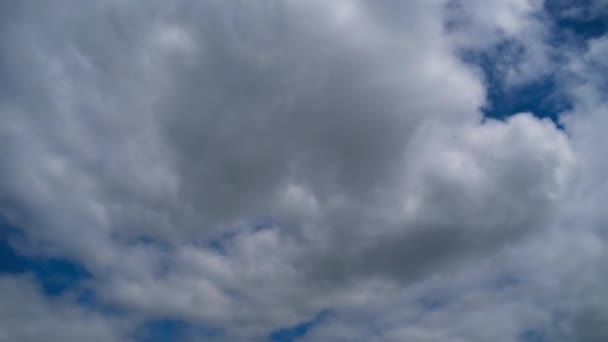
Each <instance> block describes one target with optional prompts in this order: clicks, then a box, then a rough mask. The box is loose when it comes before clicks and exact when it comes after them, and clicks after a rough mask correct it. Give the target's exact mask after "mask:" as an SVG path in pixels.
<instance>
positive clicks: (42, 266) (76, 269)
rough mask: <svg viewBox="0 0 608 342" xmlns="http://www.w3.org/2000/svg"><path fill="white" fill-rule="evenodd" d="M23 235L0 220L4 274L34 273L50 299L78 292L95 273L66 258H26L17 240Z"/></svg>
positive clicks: (0, 261) (0, 263)
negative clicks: (16, 244)
mask: <svg viewBox="0 0 608 342" xmlns="http://www.w3.org/2000/svg"><path fill="white" fill-rule="evenodd" d="M20 237H21V232H20V230H19V229H17V228H16V227H13V226H11V225H10V224H9V223H7V222H6V221H5V220H0V274H3V273H4V274H32V275H33V276H34V278H35V279H36V281H37V282H38V283H39V284H40V287H41V289H42V290H43V292H44V294H46V295H47V296H58V295H62V294H63V293H65V292H66V291H67V290H70V289H75V288H76V287H78V285H79V284H80V283H81V282H82V281H84V280H87V279H91V278H92V275H91V273H90V272H89V271H88V270H87V269H86V268H85V267H84V266H82V265H80V264H78V263H76V262H73V261H71V260H68V259H63V258H45V257H41V256H28V255H23V254H21V253H20V252H19V250H18V249H17V248H15V246H14V243H13V241H15V240H16V239H18V238H20Z"/></svg>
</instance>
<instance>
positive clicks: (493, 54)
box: [462, 0, 608, 129]
mask: <svg viewBox="0 0 608 342" xmlns="http://www.w3.org/2000/svg"><path fill="white" fill-rule="evenodd" d="M574 5H576V6H577V7H581V8H584V7H585V6H590V1H589V0H582V1H579V2H577V3H576V4H574ZM572 6H573V3H571V2H565V3H563V2H562V3H560V2H557V1H553V2H552V1H547V2H545V10H546V12H547V13H548V15H549V16H548V19H549V21H550V23H551V25H552V33H551V37H550V39H549V42H548V43H550V44H552V45H553V46H554V47H556V48H557V49H559V48H560V46H568V47H569V48H581V47H583V46H584V45H585V44H586V42H587V41H588V40H590V39H595V38H598V37H601V36H602V35H605V34H606V33H607V32H608V12H607V13H590V15H591V16H588V17H586V18H585V17H579V18H576V17H568V16H565V15H564V13H565V11H567V10H568V9H569V8H571V7H572ZM587 9H589V7H587ZM522 49H523V48H522V47H521V46H517V44H516V43H515V42H512V41H508V40H505V41H503V42H501V43H499V44H497V45H496V46H494V47H492V48H490V49H488V50H486V51H463V52H462V59H463V60H464V61H465V62H467V63H470V64H473V65H476V66H478V67H479V68H480V69H481V71H482V72H483V75H484V78H485V80H486V88H487V92H488V93H487V102H488V103H487V105H486V106H485V107H484V108H482V111H483V113H484V115H485V116H486V117H489V118H495V119H500V120H504V119H506V118H507V117H509V116H511V115H513V114H516V113H520V112H531V113H533V114H534V115H536V116H537V117H540V118H549V119H551V120H552V121H553V122H554V123H555V124H556V125H557V127H558V128H560V129H563V127H562V126H561V125H560V124H559V121H558V114H559V113H560V112H563V111H567V110H569V109H571V107H572V105H571V103H570V101H569V99H567V98H566V97H565V96H563V94H560V92H559V89H558V87H557V83H558V82H559V80H558V77H559V75H556V74H549V75H546V76H545V77H542V78H540V79H534V80H531V81H529V82H526V83H524V84H520V85H515V86H511V87H508V86H505V83H504V75H503V74H502V73H501V71H500V68H501V67H503V66H506V65H509V64H510V63H516V62H517V59H518V58H520V57H521V54H522V53H523V50H522ZM554 57H555V56H554Z"/></svg>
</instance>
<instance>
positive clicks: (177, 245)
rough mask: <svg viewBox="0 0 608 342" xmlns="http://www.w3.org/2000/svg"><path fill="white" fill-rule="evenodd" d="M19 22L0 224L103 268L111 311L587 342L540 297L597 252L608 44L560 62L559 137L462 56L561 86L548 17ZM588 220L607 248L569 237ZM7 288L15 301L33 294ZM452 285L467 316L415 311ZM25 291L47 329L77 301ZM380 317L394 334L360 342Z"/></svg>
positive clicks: (346, 336) (1, 98) (297, 8)
mask: <svg viewBox="0 0 608 342" xmlns="http://www.w3.org/2000/svg"><path fill="white" fill-rule="evenodd" d="M3 7H6V10H3V11H0V12H1V13H2V14H1V15H2V16H3V18H2V19H3V20H2V24H1V25H2V30H0V37H2V40H3V42H4V46H3V48H2V50H0V74H1V75H2V77H3V80H4V82H3V83H4V85H3V86H2V88H0V91H1V93H0V142H1V143H0V154H1V155H2V157H1V158H2V162H0V172H1V174H2V177H0V213H1V214H2V215H3V216H4V217H6V218H7V220H8V221H10V222H11V224H12V225H14V226H16V227H19V229H21V230H22V231H23V233H24V238H23V241H22V242H23V246H21V247H22V252H23V253H26V254H28V255H36V256H42V257H48V256H56V255H60V256H62V257H66V258H71V259H72V260H74V261H76V262H78V263H80V264H82V265H84V266H85V267H86V268H87V269H88V270H89V271H90V273H91V274H92V280H91V281H90V282H88V283H87V287H88V289H89V290H90V291H93V292H94V293H95V295H96V299H97V300H98V301H99V302H100V303H103V304H104V305H108V306H110V307H113V308H116V309H117V310H120V311H121V312H124V313H125V315H127V316H128V317H129V319H132V320H133V321H145V320H150V319H165V318H170V319H176V320H184V321H187V322H192V323H193V324H201V325H204V326H210V327H214V328H217V329H218V330H219V331H221V332H222V334H220V336H219V337H218V339H221V338H224V339H226V340H231V341H234V340H256V339H258V340H263V339H264V338H266V337H267V336H268V335H269V333H270V332H271V331H272V330H273V329H278V328H281V327H285V326H293V325H295V324H297V323H298V322H303V321H307V320H310V319H311V318H312V317H315V316H316V315H317V314H318V313H319V312H322V311H323V310H331V311H332V312H335V313H336V314H335V315H330V318H329V319H327V320H326V321H325V320H324V321H323V322H320V323H318V324H319V326H318V328H314V327H313V329H312V330H311V333H310V334H309V335H308V336H307V338H308V339H310V340H336V341H339V340H356V339H355V336H357V337H358V338H362V340H373V338H377V339H381V338H383V339H384V340H404V339H405V340H419V341H427V340H428V341H435V340H437V341H438V340H446V339H449V338H453V339H457V338H460V339H462V340H469V341H476V340H479V341H484V340H489V339H492V340H499V341H501V340H504V341H510V340H514V339H515V338H517V336H521V335H519V334H525V333H526V331H527V333H529V334H534V333H537V332H536V330H534V329H536V327H541V328H542V329H545V330H547V329H549V330H551V333H550V334H549V333H548V332H546V331H545V332H543V334H545V335H543V336H549V337H551V336H553V338H556V339H557V338H563V336H570V335H567V334H569V333H572V334H574V332H571V331H570V330H568V329H570V328H563V329H562V327H561V325H560V326H559V329H558V328H556V327H555V325H552V324H554V323H555V322H554V321H553V319H554V316H553V315H554V311H555V310H558V309H560V310H561V309H562V307H559V308H555V307H552V306H550V307H547V306H544V304H543V303H539V302H538V301H535V300H531V298H530V297H531V295H530V294H541V293H543V290H544V289H546V281H548V279H549V280H554V281H561V279H564V278H566V277H567V276H565V273H567V272H565V271H560V270H557V269H556V268H555V267H554V266H552V265H551V263H552V262H556V261H554V259H552V258H553V257H555V258H556V259H555V260H562V259H563V258H564V257H563V256H561V255H560V251H562V250H570V249H572V248H574V247H573V246H579V245H585V243H586V241H587V240H586V239H591V240H592V241H595V242H591V243H592V244H593V243H596V244H600V245H601V243H603V240H598V241H601V242H597V241H596V240H593V238H595V237H596V235H601V233H600V232H599V230H600V228H599V227H600V226H601V225H602V222H603V221H602V220H603V218H602V217H603V216H602V215H603V214H602V210H601V208H599V207H598V206H599V204H598V203H601V201H600V199H601V198H602V196H604V192H603V190H602V189H603V187H602V186H601V184H602V183H601V180H602V174H604V173H603V172H602V170H603V169H602V168H603V164H604V163H603V162H601V160H600V158H599V156H598V154H597V152H593V151H594V149H595V148H596V147H597V146H602V141H603V135H602V132H603V130H602V129H601V127H603V122H604V121H605V119H603V113H604V112H605V108H606V102H605V99H604V98H603V97H602V94H603V93H602V89H605V88H604V87H605V86H606V84H605V79H604V78H603V77H602V76H601V73H597V70H603V69H602V68H604V69H605V67H606V65H605V62H604V59H602V57H603V56H604V55H605V51H606V49H605V47H606V44H605V42H606V39H603V38H600V39H596V40H594V41H590V42H589V44H588V47H587V48H586V52H585V53H584V54H583V55H581V56H576V55H575V54H573V53H571V51H566V52H564V56H562V57H563V58H564V59H563V60H567V62H566V64H564V65H560V69H559V70H560V77H561V78H560V79H563V80H564V84H565V85H567V87H571V88H568V89H566V87H564V89H560V90H561V91H563V92H564V94H566V93H567V94H568V97H569V98H571V99H572V101H573V108H572V111H571V113H569V114H564V116H563V119H562V123H563V127H562V128H563V129H562V128H558V127H557V126H556V124H555V123H553V122H552V121H551V120H549V119H539V118H537V117H535V116H534V114H533V113H512V114H514V115H513V116H511V117H509V118H506V119H505V120H495V119H489V118H484V117H483V114H482V113H481V111H480V108H481V107H482V106H484V104H485V102H486V97H487V90H486V87H485V86H484V82H485V81H484V79H483V77H482V76H481V75H480V73H479V71H478V70H477V68H476V67H475V66H473V65H471V64H468V63H467V59H466V58H464V57H463V52H466V53H483V54H487V55H488V56H491V57H492V58H495V59H494V60H495V61H496V68H497V69H498V72H500V73H502V74H504V78H502V79H501V81H502V82H504V83H505V84H507V85H509V84H513V83H518V82H519V83H522V82H527V81H530V80H534V79H537V78H539V77H543V75H546V74H547V73H550V72H554V71H555V70H556V67H555V63H556V60H555V59H553V58H552V56H551V54H552V53H554V52H555V51H554V49H553V48H552V47H551V46H550V45H548V37H549V36H550V35H549V33H548V32H549V30H550V29H551V27H550V25H549V24H548V20H547V19H546V17H544V16H543V13H544V10H545V7H544V6H543V3H542V2H540V1H532V0H530V1H524V0H509V1H439V0H433V1H410V2H403V3H398V2H392V1H374V2H362V1H361V2H360V1H338V0H336V1H320V0H319V1H316V0H315V1H307V2H301V1H261V2H255V3H253V2H244V1H243V2H240V1H238V2H220V1H202V2H190V1H177V2H173V3H171V4H168V3H164V2H156V1H154V2H146V3H143V2H137V1H136V2H130V3H122V2H114V1H102V2H96V3H94V4H84V3H75V2H69V1H66V2H60V3H57V4H43V5H40V6H36V7H34V6H32V5H29V4H27V3H23V4H19V5H15V6H8V5H4V6H3ZM505 44H506V45H505ZM505 46H507V47H513V48H514V49H516V50H518V51H519V52H517V53H516V55H509V51H506V53H505V54H504V55H501V54H502V52H505V50H504V49H503V48H504V47H505ZM466 53H465V54H464V55H466ZM465 57H466V56H465ZM569 89H572V90H569ZM577 222H582V223H581V224H582V225H584V227H585V229H587V228H590V229H591V230H584V231H583V232H577V233H576V234H574V233H571V232H570V231H569V230H570V229H572V230H574V228H572V227H571V226H572V225H573V224H576V223H577ZM570 238H572V239H571V242H570V243H569V242H568V241H570V240H569V239H570ZM543 241H554V242H555V245H554V246H546V243H543ZM595 248H600V249H601V247H595ZM583 254H584V253H583ZM600 254H601V253H600ZM523 256H527V257H529V258H530V259H531V260H535V262H534V263H533V264H532V265H531V266H530V268H525V270H523V271H522V270H520V269H517V270H518V272H519V273H518V277H520V276H521V277H522V279H524V280H525V282H524V280H522V281H521V283H517V284H511V285H509V286H506V287H499V288H496V287H492V286H490V287H485V288H483V287H482V288H480V286H482V283H483V282H484V281H486V280H487V279H491V278H493V277H498V276H499V274H500V273H501V272H503V271H504V269H507V268H509V267H512V265H521V264H523V263H525V262H526V260H525V258H524V257H523ZM595 258H599V256H598V255H596V254H593V253H591V252H589V255H581V256H580V258H577V259H575V262H573V265H574V266H572V267H571V268H567V269H568V270H570V271H571V272H574V271H575V270H576V269H578V268H580V267H581V265H587V264H588V263H593V262H594V261H590V260H599V259H595ZM535 267H536V268H535ZM477 268H479V269H480V271H475V270H476V269H477ZM531 269H534V270H536V271H537V273H538V274H539V275H538V277H529V273H528V272H531V271H530V270H531ZM570 271H569V272H570ZM520 273H521V274H520ZM568 274H570V273H568ZM518 279H519V278H518ZM595 281H596V279H595V278H594V277H593V276H592V275H589V280H588V281H587V282H581V284H585V285H580V286H582V287H579V286H578V285H577V286H573V287H572V290H571V291H572V292H571V293H572V294H569V295H568V297H566V298H568V299H565V301H570V299H569V298H575V297H576V295H575V293H576V291H580V289H581V288H583V289H586V288H589V287H590V286H591V285H592V284H593V283H594V282H595ZM4 282H5V283H6V284H8V285H6V286H7V288H8V290H6V291H7V293H9V292H11V291H17V289H18V288H19V286H18V285H15V284H17V283H20V282H24V280H22V279H11V278H5V280H4ZM442 282H443V283H444V284H448V285H451V286H452V287H454V288H459V289H458V291H456V292H455V293H454V294H453V297H454V298H453V299H452V300H451V301H450V304H449V305H447V304H446V305H445V306H444V305H441V308H437V309H436V310H434V312H431V313H424V312H423V311H424V310H427V309H428V308H426V309H424V310H422V311H421V309H419V308H418V309H415V308H414V309H412V308H411V307H408V305H412V303H416V300H417V299H416V298H417V296H419V295H422V293H423V292H424V289H427V288H428V287H436V286H438V285H437V284H440V283H442ZM462 284H465V285H462ZM445 287H446V288H447V287H449V286H447V285H446V286H445ZM564 288H565V287H564ZM26 289H27V290H19V291H21V292H19V293H20V295H19V297H17V298H18V299H17V300H18V301H21V302H24V303H25V302H27V301H30V300H34V301H35V303H37V304H36V305H39V306H40V307H42V308H43V309H41V311H39V312H38V313H37V314H38V315H41V316H45V315H50V314H49V311H50V310H51V308H54V307H56V306H57V307H60V308H64V306H65V305H67V304H64V303H59V302H53V301H51V302H48V300H47V299H46V298H44V297H43V296H42V295H41V294H39V293H37V292H36V290H35V288H34V287H32V286H31V285H27V286H26ZM552 293H553V292H551V291H548V294H547V297H550V294H552ZM569 293H570V292H569ZM594 293H603V292H601V291H599V290H598V291H596V292H594ZM2 295H3V296H6V295H8V294H4V293H3V294H2ZM598 296H601V295H600V294H598ZM551 298H553V297H551ZM396 303H399V305H397V304H396ZM70 305H72V306H73V305H76V303H71V304H70ZM587 307H588V306H585V305H582V304H581V305H580V306H579V305H578V304H574V303H570V302H568V303H566V304H565V308H566V309H571V310H570V311H572V310H574V311H575V312H576V314H575V316H576V317H577V318H576V319H575V320H574V321H572V322H573V323H572V326H571V327H572V328H571V330H572V331H576V329H579V330H580V329H582V330H584V331H586V332H585V334H592V333H590V332H588V331H589V330H593V329H595V328H588V326H589V325H594V324H595V325H597V326H599V325H600V324H599V323H597V324H596V322H597V319H596V318H589V319H588V318H586V317H590V316H589V315H591V316H593V317H596V316H594V314H593V312H594V311H593V310H592V309H593V308H590V309H587ZM61 310H63V311H61ZM61 310H60V312H64V311H65V315H66V317H67V318H66V320H67V321H70V320H72V319H73V320H76V319H78V320H80V319H83V318H82V317H85V319H88V318H87V317H89V315H92V316H91V317H93V318H92V319H94V320H95V322H97V320H99V322H101V323H91V324H92V325H93V327H94V328H95V329H97V330H95V329H94V330H95V331H93V332H88V330H87V331H83V332H82V334H89V333H90V334H107V335H103V336H102V337H99V338H97V339H98V340H104V341H106V340H108V341H110V340H113V339H116V338H117V337H116V336H119V335H120V334H123V333H125V332H128V331H129V329H134V328H133V325H129V326H126V327H120V328H119V327H116V326H114V325H113V323H112V319H111V318H110V317H106V316H104V315H102V314H101V313H99V314H97V313H94V311H95V308H94V307H93V308H90V310H92V312H93V313H90V314H89V313H87V312H86V310H85V309H82V308H79V307H78V306H76V307H74V308H72V307H70V308H67V306H66V309H61ZM417 310H418V311H417ZM585 310H591V311H585ZM421 312H422V313H421ZM578 312H580V314H578ZM586 312H591V313H586ZM423 313H424V314H423ZM483 313H485V314H483ZM15 315H17V313H15ZM370 315H371V316H374V317H378V320H377V321H378V324H380V325H382V326H381V327H373V328H370V329H367V328H365V327H363V328H361V329H362V330H358V328H355V326H356V325H359V324H360V322H361V321H364V320H366V319H368V318H362V317H370ZM420 315H422V316H423V317H419V316H420ZM6 317H7V318H6V319H9V318H11V314H10V313H8V314H7V315H6ZM15 317H16V316H15ZM416 317H418V318H416ZM28 319H29V318H28ZM48 319H49V320H50V321H49V323H48V324H49V326H52V329H55V330H56V331H63V330H66V329H64V328H62V325H61V324H62V323H60V322H58V321H57V320H55V318H54V317H49V318H48ZM2 320H3V321H4V320H5V318H2ZM479 321H483V322H488V324H479V323H478V322H479ZM491 322H493V323H491ZM577 322H578V323H577ZM21 324H25V323H21ZM75 324H79V323H75ZM577 324H578V325H577ZM490 326H491V327H493V328H491V329H490V328H489V327H490ZM569 327H570V326H569ZM577 327H578V328H577ZM98 328H99V329H98ZM541 328H538V329H541ZM20 329H22V330H20V331H21V332H23V333H29V332H28V331H30V330H31V329H28V328H27V327H25V326H23V325H22V328H20ZM49 329H51V328H49ZM378 329H380V330H381V331H382V332H381V333H379V332H378V331H377V330H378ZM526 329H528V330H526ZM55 330H54V331H55ZM562 330H563V331H562ZM31 331H34V330H31ZM538 333H540V332H538ZM9 334H14V333H13V332H11V331H9ZM74 334H80V332H79V330H77V331H75V332H74ZM127 335H128V334H127ZM7 336H21V335H7ZM58 336H62V337H61V338H62V339H63V340H70V339H71V340H80V339H82V336H84V335H73V336H66V337H63V335H58ZM91 336H93V335H91ZM123 336H126V335H123ZM374 336H375V337H374ZM581 336H582V335H581ZM589 336H593V335H589ZM11 338H12V337H11ZM15 338H16V337H15ZM32 338H33V339H34V340H36V337H32ZM58 338H59V337H58ZM581 338H582V337H581ZM93 339H94V338H93ZM583 340H585V339H583ZM587 340H590V341H593V339H592V338H591V339H589V338H587Z"/></svg>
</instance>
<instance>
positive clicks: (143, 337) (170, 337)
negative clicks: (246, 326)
mask: <svg viewBox="0 0 608 342" xmlns="http://www.w3.org/2000/svg"><path fill="white" fill-rule="evenodd" d="M222 335H223V332H222V330H221V329H218V328H213V327H206V326H202V325H199V324H193V323H190V322H187V321H184V320H180V319H157V320H149V321H146V322H144V323H143V324H142V325H141V326H140V328H139V329H138V331H137V332H136V333H135V336H134V337H135V339H136V340H137V341H139V342H165V341H189V340H195V341H199V340H204V341H207V340H210V339H213V338H215V337H221V336H222Z"/></svg>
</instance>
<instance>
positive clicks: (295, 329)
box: [268, 310, 331, 342]
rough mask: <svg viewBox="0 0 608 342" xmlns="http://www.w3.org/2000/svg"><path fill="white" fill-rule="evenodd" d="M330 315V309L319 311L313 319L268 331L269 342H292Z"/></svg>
mask: <svg viewBox="0 0 608 342" xmlns="http://www.w3.org/2000/svg"><path fill="white" fill-rule="evenodd" d="M330 315H331V311H330V310H323V311H321V312H319V313H318V314H317V315H316V316H315V317H314V318H313V319H311V320H309V321H305V322H301V323H298V324H296V325H294V326H291V327H285V328H280V329H277V330H275V331H273V332H271V333H270V336H269V337H268V340H269V341H271V342H293V341H297V340H298V339H300V338H302V337H304V336H306V334H308V332H309V331H310V330H311V329H312V328H314V327H315V326H316V325H318V324H319V323H322V322H323V321H324V320H326V319H327V318H328V317H329V316H330Z"/></svg>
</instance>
